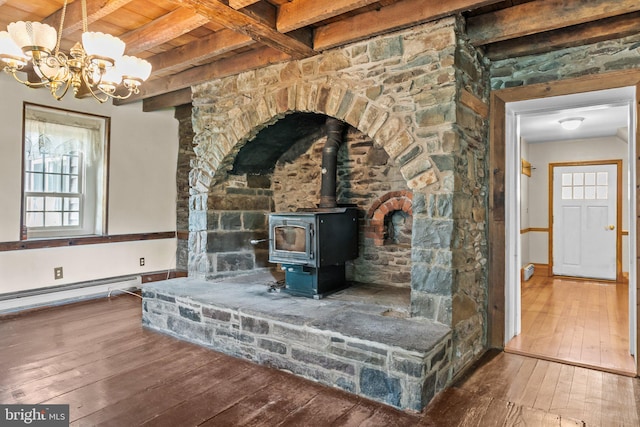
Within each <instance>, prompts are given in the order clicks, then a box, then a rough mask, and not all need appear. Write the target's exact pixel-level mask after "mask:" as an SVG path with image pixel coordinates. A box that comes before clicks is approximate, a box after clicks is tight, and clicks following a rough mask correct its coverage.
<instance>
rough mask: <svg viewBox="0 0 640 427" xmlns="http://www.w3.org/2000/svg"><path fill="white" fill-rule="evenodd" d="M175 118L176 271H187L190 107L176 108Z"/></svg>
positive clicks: (190, 155)
mask: <svg viewBox="0 0 640 427" xmlns="http://www.w3.org/2000/svg"><path fill="white" fill-rule="evenodd" d="M175 118H176V119H177V120H178V166H177V171H176V187H177V196H176V230H177V232H178V249H177V253H176V270H182V271H187V270H188V268H189V234H188V231H189V171H190V170H191V160H193V159H194V158H195V156H196V155H195V153H194V152H193V137H194V133H193V126H192V125H191V119H192V114H191V105H190V104H189V105H183V106H180V107H176V110H175Z"/></svg>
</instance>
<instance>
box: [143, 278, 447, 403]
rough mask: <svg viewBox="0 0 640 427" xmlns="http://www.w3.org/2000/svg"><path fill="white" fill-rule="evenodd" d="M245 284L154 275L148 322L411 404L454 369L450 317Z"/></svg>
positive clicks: (146, 299)
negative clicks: (381, 309) (384, 312)
mask: <svg viewBox="0 0 640 427" xmlns="http://www.w3.org/2000/svg"><path fill="white" fill-rule="evenodd" d="M237 289H238V286H237V284H236V283H224V282H220V281H217V282H215V283H211V282H203V281H198V280H194V279H174V280H170V281H163V282H154V283H149V284H145V286H144V288H143V292H142V295H143V303H142V304H143V305H142V307H143V308H142V322H143V324H144V325H145V326H146V327H149V328H153V329H154V330H157V331H160V332H164V333H167V334H170V335H173V336H176V337H178V338H181V339H186V340H189V341H192V342H195V343H197V344H200V345H203V346H206V347H210V348H212V349H214V350H216V351H221V352H223V353H227V354H231V355H233V356H236V357H242V358H245V359H248V360H252V361H254V362H256V363H259V364H263V365H267V366H271V367H274V368H277V369H284V370H287V371H289V372H292V373H294V374H296V375H298V376H302V377H304V378H309V379H312V380H314V381H318V382H320V383H322V384H326V385H328V386H331V387H337V388H341V389H343V390H345V391H347V392H349V393H355V394H358V395H360V396H364V397H366V398H369V399H374V400H377V401H380V402H383V403H386V404H388V405H392V406H395V407H398V408H402V409H411V410H414V411H420V410H422V409H423V408H424V406H425V405H426V404H427V403H428V402H429V401H430V400H431V399H432V398H433V396H435V394H436V393H437V392H439V391H441V390H442V388H443V386H442V385H443V384H444V383H446V381H447V379H448V378H449V375H450V372H449V371H450V365H451V354H452V349H451V345H452V341H451V330H450V329H449V328H447V327H445V326H443V325H438V324H435V323H433V322H429V321H427V320H425V319H398V318H393V317H385V316H380V315H377V314H375V312H372V307H367V308H363V309H362V311H359V310H357V309H354V305H353V304H349V303H345V302H339V301H336V300H325V301H324V302H323V306H322V309H318V307H317V301H315V300H311V299H305V298H302V299H298V300H297V301H294V300H292V299H293V298H295V297H291V296H288V295H286V294H284V293H268V292H265V290H264V289H265V287H264V285H262V284H259V285H248V286H246V287H245V288H244V289H245V292H246V293H247V294H248V295H249V296H248V297H247V296H246V295H239V292H238V291H237ZM234 291H235V292H234ZM373 309H375V307H373ZM398 331H402V334H398V333H397V332H398Z"/></svg>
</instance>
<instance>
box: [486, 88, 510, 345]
mask: <svg viewBox="0 0 640 427" xmlns="http://www.w3.org/2000/svg"><path fill="white" fill-rule="evenodd" d="M503 94H504V92H503V91H495V92H491V95H490V98H491V100H490V102H491V106H490V109H489V112H490V113H489V114H490V129H489V132H490V140H489V141H490V142H489V174H490V175H489V224H488V228H489V230H488V231H489V289H488V297H489V304H488V313H487V315H488V319H487V340H488V344H489V346H490V347H494V348H503V346H504V332H505V283H506V282H505V265H506V264H505V223H504V219H505V204H504V201H505V179H504V175H505V167H506V164H505V161H506V159H505V147H506V144H505V125H506V117H505V114H506V101H505V100H504V99H503V98H502V96H503Z"/></svg>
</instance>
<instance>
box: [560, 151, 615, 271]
mask: <svg viewBox="0 0 640 427" xmlns="http://www.w3.org/2000/svg"><path fill="white" fill-rule="evenodd" d="M600 165H616V181H617V182H616V282H621V281H622V280H623V277H622V228H621V225H622V193H623V191H622V160H619V159H618V160H585V161H579V162H559V163H549V196H548V197H549V216H548V218H549V236H548V237H549V276H555V275H554V274H553V208H554V203H553V200H554V199H553V196H554V194H553V192H554V180H553V169H554V168H556V167H565V166H600ZM598 280H600V279H598Z"/></svg>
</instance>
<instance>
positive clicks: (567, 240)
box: [549, 160, 628, 281]
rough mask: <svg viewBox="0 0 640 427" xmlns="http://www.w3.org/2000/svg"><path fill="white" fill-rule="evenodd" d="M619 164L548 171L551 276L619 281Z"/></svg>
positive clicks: (576, 165)
mask: <svg viewBox="0 0 640 427" xmlns="http://www.w3.org/2000/svg"><path fill="white" fill-rule="evenodd" d="M622 163H623V162H622V160H614V161H599V162H575V163H553V164H550V165H549V177H550V180H551V185H550V186H549V188H550V189H551V194H550V195H549V201H550V203H551V206H550V208H549V211H550V212H551V213H552V215H551V217H552V218H553V220H552V221H550V228H551V230H550V232H549V237H550V244H549V248H550V249H551V250H550V256H549V262H550V263H551V265H550V268H549V270H550V271H551V272H552V275H553V276H569V277H583V278H588V279H594V280H598V279H601V280H611V281H615V280H620V281H622V274H621V266H622V261H621V259H620V256H621V250H619V249H620V248H621V247H622V245H621V241H620V240H621V239H620V238H619V236H621V235H622V234H621V233H620V232H619V230H620V224H621V214H622V197H623V194H622V193H623V188H622ZM626 264H627V265H628V261H627V262H626ZM627 271H628V270H627Z"/></svg>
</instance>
